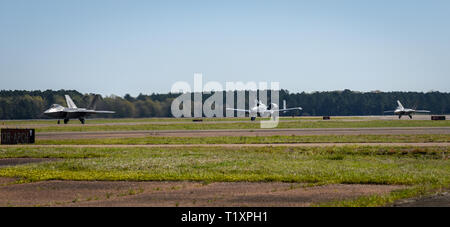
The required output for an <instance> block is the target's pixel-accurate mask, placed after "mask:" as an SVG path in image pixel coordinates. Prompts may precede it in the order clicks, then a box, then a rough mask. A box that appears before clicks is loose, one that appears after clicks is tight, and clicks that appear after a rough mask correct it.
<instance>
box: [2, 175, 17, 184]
mask: <svg viewBox="0 0 450 227" xmlns="http://www.w3.org/2000/svg"><path fill="white" fill-rule="evenodd" d="M16 180H17V179H15V178H7V177H0V186H3V185H7V184H11V183H13V182H15V181H16Z"/></svg>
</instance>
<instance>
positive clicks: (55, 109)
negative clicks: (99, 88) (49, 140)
mask: <svg viewBox="0 0 450 227" xmlns="http://www.w3.org/2000/svg"><path fill="white" fill-rule="evenodd" d="M65 97H66V103H67V107H63V106H61V105H59V104H53V105H52V106H51V107H50V109H48V110H46V111H45V112H44V115H46V116H48V117H51V118H56V119H58V124H60V119H64V124H67V123H68V122H69V120H70V119H74V118H75V119H77V118H78V120H80V122H81V124H84V122H85V119H86V117H87V116H89V115H92V114H112V113H115V112H114V111H98V110H94V109H95V104H96V102H97V100H98V96H95V97H94V99H93V100H92V102H91V104H90V105H89V106H88V108H78V107H77V106H76V105H75V103H74V102H73V101H72V99H71V98H70V96H68V95H65Z"/></svg>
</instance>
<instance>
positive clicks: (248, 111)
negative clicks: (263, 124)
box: [227, 108, 250, 113]
mask: <svg viewBox="0 0 450 227" xmlns="http://www.w3.org/2000/svg"><path fill="white" fill-rule="evenodd" d="M227 110H234V111H238V112H246V113H250V110H243V109H233V108H227Z"/></svg>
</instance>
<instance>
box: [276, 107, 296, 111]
mask: <svg viewBox="0 0 450 227" xmlns="http://www.w3.org/2000/svg"><path fill="white" fill-rule="evenodd" d="M291 110H303V108H301V107H293V108H286V109H279V110H273V111H275V112H284V111H291Z"/></svg>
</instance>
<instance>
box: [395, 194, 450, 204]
mask: <svg viewBox="0 0 450 227" xmlns="http://www.w3.org/2000/svg"><path fill="white" fill-rule="evenodd" d="M393 206H394V207H450V193H449V192H443V193H439V194H436V195H432V196H425V197H421V198H412V199H405V200H401V201H397V202H396V203H394V205H393Z"/></svg>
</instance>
